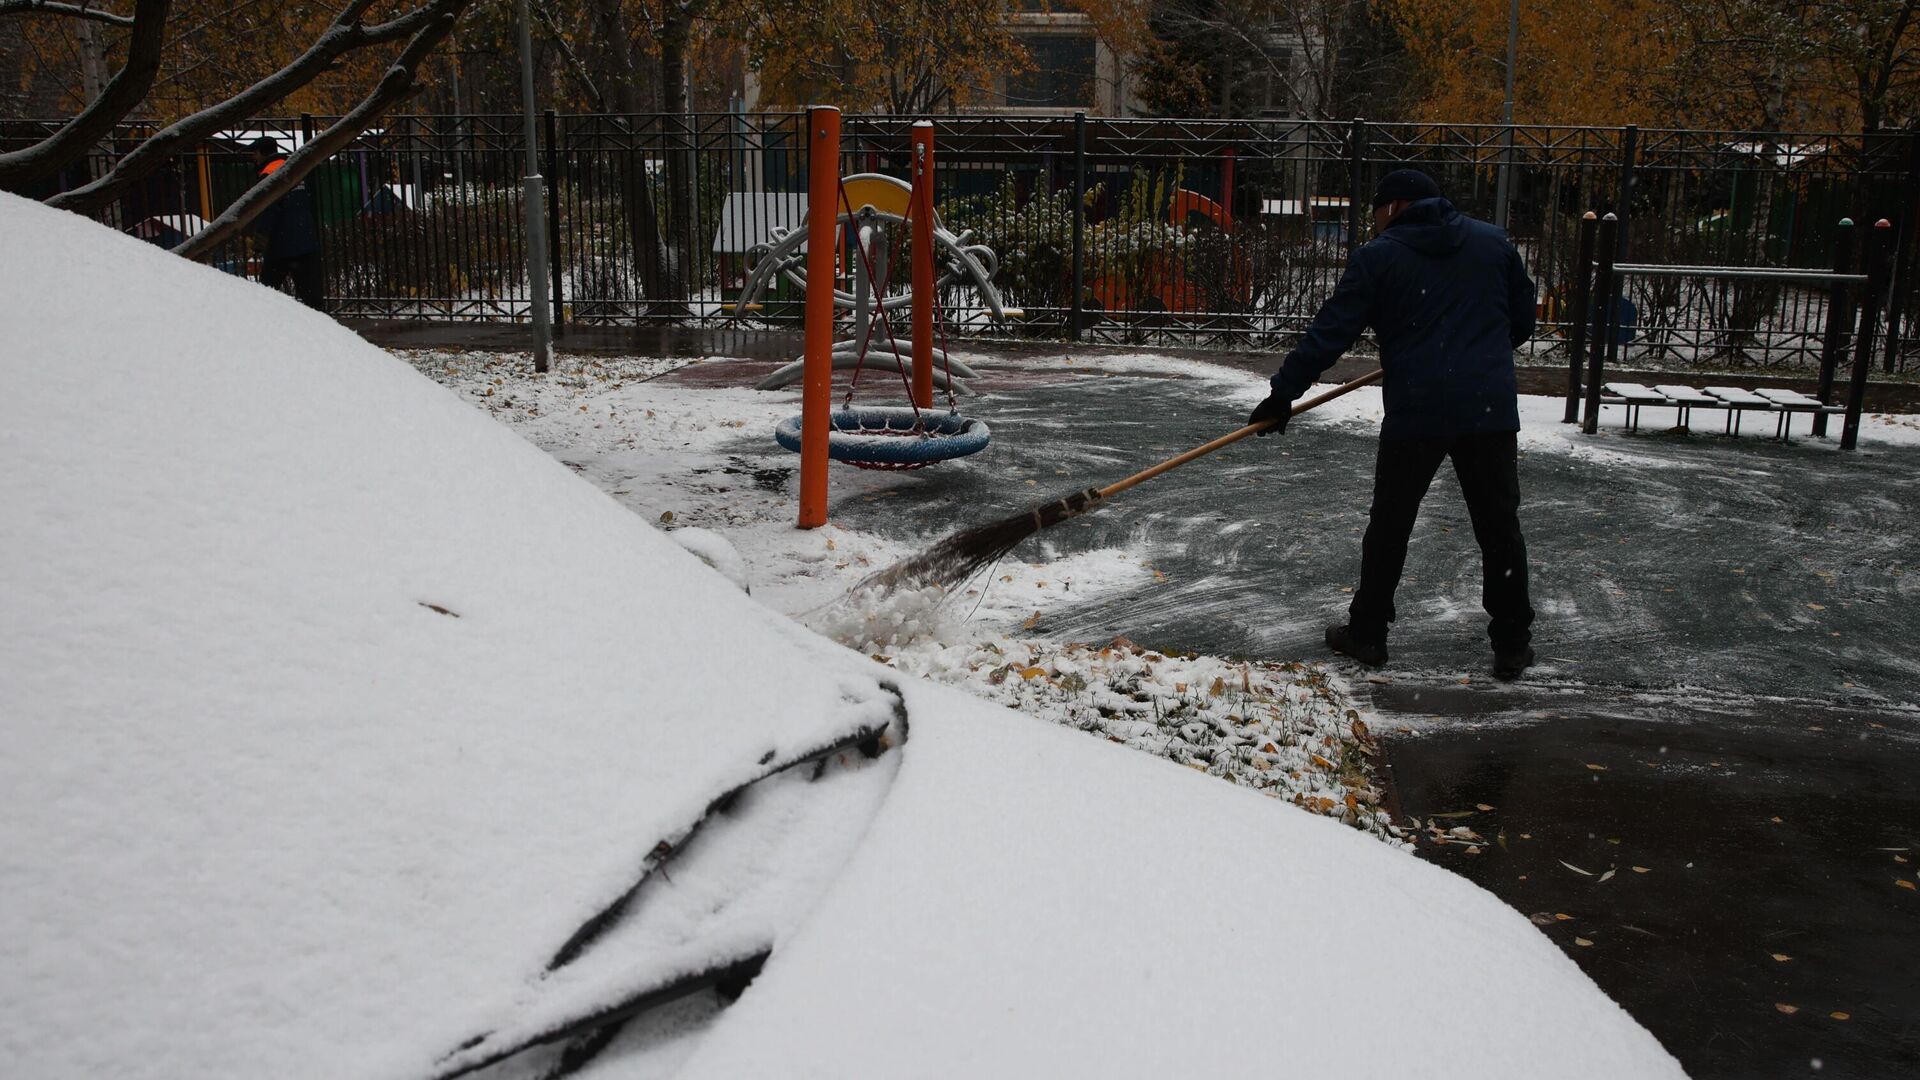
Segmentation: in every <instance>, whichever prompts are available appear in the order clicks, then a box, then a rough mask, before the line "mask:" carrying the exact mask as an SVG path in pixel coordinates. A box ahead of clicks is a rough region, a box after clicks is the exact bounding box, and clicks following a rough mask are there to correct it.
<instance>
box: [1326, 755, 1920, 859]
mask: <svg viewBox="0 0 1920 1080" xmlns="http://www.w3.org/2000/svg"><path fill="white" fill-rule="evenodd" d="M1311 756H1312V758H1313V763H1314V764H1315V765H1318V766H1320V767H1321V768H1323V769H1331V768H1333V762H1331V761H1328V760H1327V759H1326V758H1323V757H1321V756H1320V755H1319V754H1313V755H1311ZM1901 884H1903V885H1907V883H1906V882H1901ZM1907 888H1909V889H1911V888H1913V886H1912V885H1907Z"/></svg>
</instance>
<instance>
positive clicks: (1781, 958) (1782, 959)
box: [1772, 952, 1793, 964]
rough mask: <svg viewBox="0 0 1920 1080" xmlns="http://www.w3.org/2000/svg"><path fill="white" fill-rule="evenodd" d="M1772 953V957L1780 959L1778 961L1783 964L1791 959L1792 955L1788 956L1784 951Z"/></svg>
mask: <svg viewBox="0 0 1920 1080" xmlns="http://www.w3.org/2000/svg"><path fill="white" fill-rule="evenodd" d="M1772 955H1773V958H1774V959H1775V960H1778V961H1780V962H1781V963H1783V964H1784V963H1786V962H1787V961H1789V960H1791V959H1793V957H1791V956H1788V955H1787V954H1786V953H1783V952H1777V953H1773V954H1772Z"/></svg>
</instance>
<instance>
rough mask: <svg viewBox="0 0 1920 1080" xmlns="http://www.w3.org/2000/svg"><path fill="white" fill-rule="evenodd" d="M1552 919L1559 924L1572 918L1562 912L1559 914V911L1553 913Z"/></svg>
mask: <svg viewBox="0 0 1920 1080" xmlns="http://www.w3.org/2000/svg"><path fill="white" fill-rule="evenodd" d="M1553 917H1554V918H1556V919H1559V920H1560V921H1561V922H1566V921H1567V920H1569V919H1571V918H1573V916H1571V915H1568V914H1566V913H1564V912H1559V911H1556V912H1554V913H1553Z"/></svg>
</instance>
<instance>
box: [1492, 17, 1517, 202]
mask: <svg viewBox="0 0 1920 1080" xmlns="http://www.w3.org/2000/svg"><path fill="white" fill-rule="evenodd" d="M1519 52H1520V0H1512V2H1511V4H1510V5H1509V7H1508V9H1507V101H1506V106H1505V108H1504V110H1503V112H1502V113H1501V118H1500V122H1501V123H1503V124H1505V125H1507V153H1506V160H1504V161H1502V162H1501V163H1500V177H1499V179H1498V181H1496V183H1495V185H1494V187H1495V190H1494V195H1493V201H1494V206H1493V223H1494V224H1496V225H1498V226H1500V227H1501V228H1503V229H1504V228H1506V227H1507V199H1508V196H1509V195H1510V194H1511V192H1512V180H1511V179H1509V177H1510V175H1511V174H1512V172H1513V66H1514V61H1515V59H1516V58H1517V56H1518V55H1519Z"/></svg>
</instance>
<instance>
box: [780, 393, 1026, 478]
mask: <svg viewBox="0 0 1920 1080" xmlns="http://www.w3.org/2000/svg"><path fill="white" fill-rule="evenodd" d="M827 423H828V426H829V428H830V430H829V431H828V433H827V457H828V458H830V459H831V460H834V461H839V462H844V463H846V464H848V465H852V466H854V467H855V468H860V469H885V470H904V469H924V468H926V467H927V466H929V465H932V464H935V463H937V462H941V461H951V460H952V459H954V458H958V457H965V456H967V455H968V454H975V453H979V452H980V451H981V450H984V449H986V446H987V442H988V440H989V439H991V438H992V432H990V431H989V430H988V428H987V425H986V424H985V423H983V422H981V421H979V420H975V419H974V418H973V417H971V416H962V415H960V414H959V413H957V412H956V413H938V412H934V411H932V410H930V409H918V410H916V409H913V408H910V407H909V408H859V409H838V410H836V411H834V412H833V413H832V414H831V415H829V416H828V418H827ZM773 438H774V441H775V442H778V443H779V444H780V445H781V446H783V447H785V448H787V449H788V450H790V451H792V452H794V453H796V454H797V453H799V452H800V417H799V415H798V414H795V415H793V416H789V417H787V418H786V419H785V420H782V421H780V423H779V424H778V425H777V426H775V427H774V429H773Z"/></svg>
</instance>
